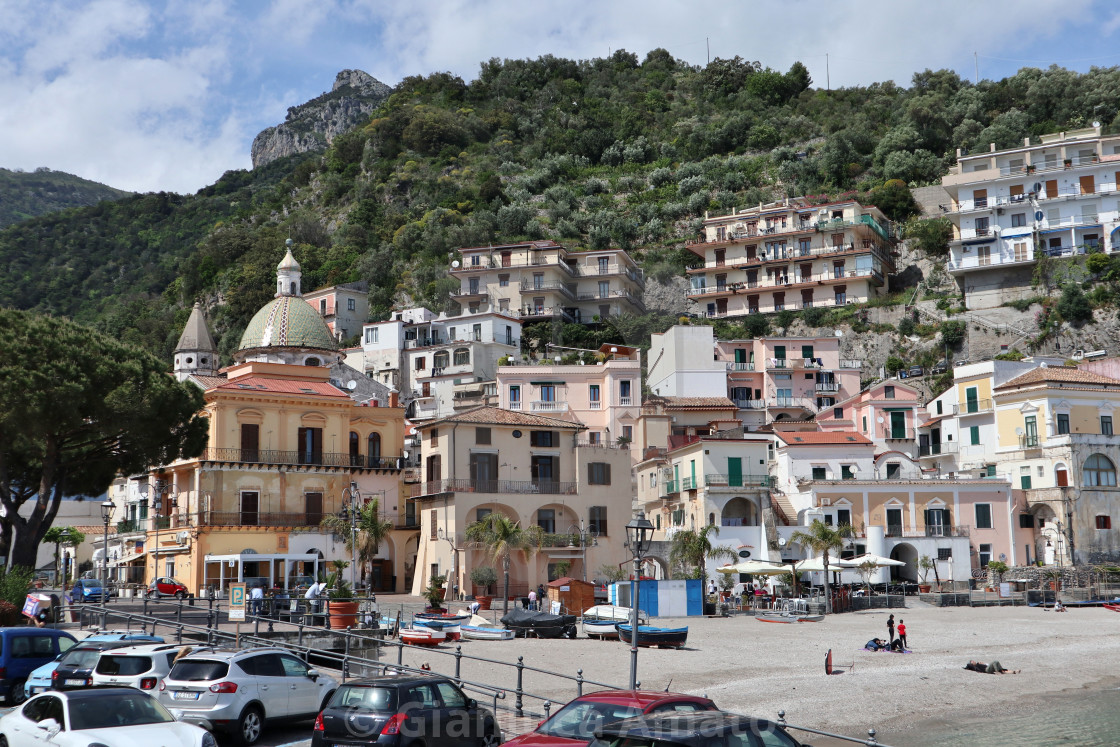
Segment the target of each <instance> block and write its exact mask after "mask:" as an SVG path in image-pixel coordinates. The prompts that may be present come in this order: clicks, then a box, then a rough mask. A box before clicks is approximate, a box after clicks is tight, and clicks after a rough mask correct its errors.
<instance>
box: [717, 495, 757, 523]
mask: <svg viewBox="0 0 1120 747" xmlns="http://www.w3.org/2000/svg"><path fill="white" fill-rule="evenodd" d="M721 513H722V520H721V522H720V524H721V525H722V526H725V527H753V526H758V508H757V507H756V506H755V505H754V503H753V502H752V501H749V500H747V499H746V498H743V497H736V498H732V499H731V500H729V501H728V502H727V505H726V506H724V507H723V511H722V512H721Z"/></svg>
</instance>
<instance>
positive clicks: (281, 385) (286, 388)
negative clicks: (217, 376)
mask: <svg viewBox="0 0 1120 747" xmlns="http://www.w3.org/2000/svg"><path fill="white" fill-rule="evenodd" d="M216 388H217V389H221V390H224V391H241V392H249V391H257V392H271V393H273V394H309V395H313V396H317V397H337V398H339V399H349V395H347V394H346V393H345V392H343V391H342V390H341V389H338V388H337V387H335V386H333V385H331V384H328V383H327V382H325V381H298V380H292V379H266V378H264V377H263V376H246V377H244V378H240V379H237V380H236V381H224V382H223V383H222V385H221V386H218V387H216Z"/></svg>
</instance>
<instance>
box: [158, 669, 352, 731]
mask: <svg viewBox="0 0 1120 747" xmlns="http://www.w3.org/2000/svg"><path fill="white" fill-rule="evenodd" d="M337 687H338V681H337V680H335V679H334V678H333V677H328V676H326V675H323V674H320V673H319V672H318V671H317V670H315V669H313V668H311V667H310V666H308V665H307V664H306V663H305V662H304V661H303V660H302V659H300V658H299V657H297V656H295V655H293V654H292V653H290V652H289V651H286V650H285V649H281V648H267V647H261V648H251V649H246V650H232V649H210V650H206V651H202V652H199V653H197V654H190V655H188V656H184V657H183V658H181V659H179V661H177V662H175V665H174V666H173V667H172V668H171V673H170V674H168V675H167V677H165V678H164V680H163V683H162V684H161V685H160V687H159V700H160V702H161V703H162V704H163V705H164V706H166V707H168V708H175V709H177V710H179V711H181V712H182V714H183V716H182V718H183V720H184V721H187V722H190V723H194V724H198V725H199V726H202V727H203V728H206V729H209V730H210V731H223V732H230V733H232V734H233V735H234V737H235V738H236V739H237V740H238V741H239V742H240V744H242V745H251V744H254V743H255V742H256V741H257V740H258V739H260V736H261V730H262V729H263V728H264V725H265V724H266V723H268V724H271V723H278V722H290V721H311V720H312V719H314V718H315V717H316V716H317V715H318V714H319V711H321V710H322V709H323V706H324V705H326V703H327V701H328V700H330V697H331V695H333V694H334V691H335V689H336V688H337Z"/></svg>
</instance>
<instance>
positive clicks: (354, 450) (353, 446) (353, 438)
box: [350, 431, 358, 464]
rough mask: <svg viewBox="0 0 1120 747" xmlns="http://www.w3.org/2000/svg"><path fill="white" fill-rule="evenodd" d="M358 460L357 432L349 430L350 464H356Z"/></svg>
mask: <svg viewBox="0 0 1120 747" xmlns="http://www.w3.org/2000/svg"><path fill="white" fill-rule="evenodd" d="M357 460H358V434H357V433H355V432H354V431H350V464H357V463H358V462H357Z"/></svg>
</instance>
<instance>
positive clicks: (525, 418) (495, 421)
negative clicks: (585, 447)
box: [416, 405, 587, 431]
mask: <svg viewBox="0 0 1120 747" xmlns="http://www.w3.org/2000/svg"><path fill="white" fill-rule="evenodd" d="M442 423H480V424H485V425H520V426H524V427H535V428H570V429H572V430H576V431H582V430H584V429H585V428H586V427H587V426H585V425H581V424H579V423H573V422H571V421H570V420H560V419H559V418H550V417H546V416H544V415H531V414H529V413H527V412H517V411H516V410H503V409H502V408H500V407H489V406H486V405H483V406H481V407H476V408H474V409H473V410H466V411H464V412H460V413H456V414H455V415H451V416H449V417H446V418H441V419H439V420H433V421H431V422H428V423H420V424H419V425H417V426H416V428H417V429H418V430H420V429H424V428H430V427H432V426H435V425H440V424H442Z"/></svg>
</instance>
